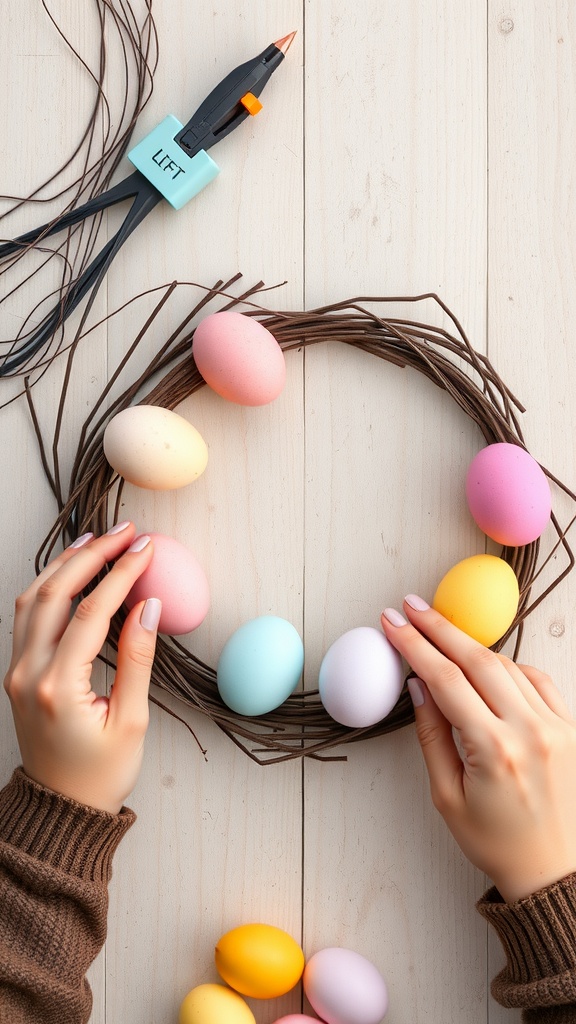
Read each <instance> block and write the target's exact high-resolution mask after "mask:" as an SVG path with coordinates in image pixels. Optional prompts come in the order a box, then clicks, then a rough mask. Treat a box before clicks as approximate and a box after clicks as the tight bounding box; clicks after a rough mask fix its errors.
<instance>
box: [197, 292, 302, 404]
mask: <svg viewBox="0 0 576 1024" xmlns="http://www.w3.org/2000/svg"><path fill="white" fill-rule="evenodd" d="M192 355H193V356H194V360H195V362H196V366H197V367H198V369H199V370H200V373H201V374H202V376H203V377H204V380H205V381H206V383H207V384H209V385H210V387H211V388H212V389H213V390H214V391H216V392H217V393H218V394H219V395H221V396H222V398H226V399H228V401H229V402H236V403H237V404H238V405H266V404H267V403H268V402H272V401H273V400H274V399H275V398H277V397H278V395H279V394H280V392H281V391H282V388H283V387H284V384H285V382H286V361H285V359H284V353H283V352H282V349H281V348H280V346H279V344H278V342H277V341H276V338H275V337H274V335H273V334H271V333H270V331H269V330H268V329H267V328H266V327H264V325H263V324H261V323H259V321H258V320H255V319H254V317H251V316H246V315H245V314H244V313H236V312H234V311H233V310H224V311H223V312H221V313H212V314H211V315H210V316H207V317H205V319H204V320H201V321H200V323H199V324H198V326H197V328H196V330H195V331H194V339H193V342H192Z"/></svg>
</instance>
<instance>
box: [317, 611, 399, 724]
mask: <svg viewBox="0 0 576 1024" xmlns="http://www.w3.org/2000/svg"><path fill="white" fill-rule="evenodd" d="M402 685H403V678H402V659H401V658H400V655H399V654H398V651H397V650H395V648H394V647H393V646H392V644H391V643H390V642H389V641H388V640H387V639H386V637H385V636H384V634H383V633H381V632H380V631H379V630H378V629H374V628H373V627H372V626H357V627H356V628H355V629H350V630H348V632H347V633H343V634H342V636H340V637H338V639H337V640H335V641H334V643H333V644H332V646H331V647H330V648H329V649H328V651H327V652H326V654H325V655H324V658H323V660H322V664H321V666H320V674H319V678H318V689H319V691H320V700H321V701H322V704H323V705H324V707H325V708H326V711H327V712H328V714H329V715H330V716H331V717H332V718H333V719H334V720H335V721H336V722H339V723H340V724H341V725H347V726H349V727H350V728H351V729H362V728H365V727H367V726H370V725H375V724H376V722H380V721H382V719H383V718H386V715H387V714H388V713H389V712H390V711H391V710H392V708H393V707H394V705H395V704H396V702H397V700H398V698H399V696H400V691H401V690H402Z"/></svg>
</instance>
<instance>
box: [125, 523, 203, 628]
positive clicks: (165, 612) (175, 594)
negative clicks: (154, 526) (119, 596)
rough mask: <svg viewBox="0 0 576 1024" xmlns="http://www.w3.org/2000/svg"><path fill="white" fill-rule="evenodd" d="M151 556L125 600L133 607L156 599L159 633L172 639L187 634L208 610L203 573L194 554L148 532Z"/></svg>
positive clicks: (169, 538) (162, 536)
mask: <svg viewBox="0 0 576 1024" xmlns="http://www.w3.org/2000/svg"><path fill="white" fill-rule="evenodd" d="M149 536H150V537H151V539H152V543H153V544H154V554H153V556H152V561H151V562H150V565H149V566H148V568H147V569H146V570H145V572H143V573H142V575H141V576H140V577H139V578H138V579H137V580H136V583H135V584H134V586H133V587H132V590H131V591H130V593H129V594H128V597H127V598H126V604H127V605H128V607H129V608H133V607H134V605H135V604H138V602H139V601H145V600H146V599H147V598H149V597H158V598H159V599H160V600H161V602H162V614H161V616H160V624H159V627H158V628H159V630H160V632H161V633H168V634H170V635H171V636H178V635H180V634H182V633H189V632H190V630H192V629H196V627H197V626H199V625H200V623H201V622H202V621H203V619H205V617H206V614H207V612H208V609H209V607H210V592H209V589H208V580H207V579H206V574H205V572H204V570H203V568H202V566H201V565H200V562H199V561H198V559H197V558H196V555H194V554H193V553H192V551H190V549H189V548H187V547H185V546H184V544H181V543H180V542H179V541H177V540H174V538H173V537H167V536H166V535H165V534H163V533H150V534H149Z"/></svg>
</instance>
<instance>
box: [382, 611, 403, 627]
mask: <svg viewBox="0 0 576 1024" xmlns="http://www.w3.org/2000/svg"><path fill="white" fill-rule="evenodd" d="M382 614H383V616H384V618H386V619H388V622H390V623H391V625H392V626H407V625H408V623H407V622H406V619H405V618H404V616H403V615H401V614H400V612H397V611H396V609H395V608H385V609H384V611H383V612H382Z"/></svg>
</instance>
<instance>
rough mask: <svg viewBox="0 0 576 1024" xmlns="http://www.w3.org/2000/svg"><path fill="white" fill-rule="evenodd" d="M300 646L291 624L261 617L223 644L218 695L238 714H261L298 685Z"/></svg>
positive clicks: (278, 703)
mask: <svg viewBox="0 0 576 1024" xmlns="http://www.w3.org/2000/svg"><path fill="white" fill-rule="evenodd" d="M303 665H304V647H303V644H302V640H301V639H300V636H299V635H298V631H297V630H296V629H295V628H294V626H293V625H292V623H291V622H288V621H287V620H286V619H281V618H279V617H278V616H276V615H261V616H259V617H258V618H256V619H250V621H249V622H245V623H244V624H243V625H242V626H240V627H239V629H237V630H236V632H235V633H233V634H232V636H231V637H230V639H229V640H228V641H227V642H226V644H225V646H224V648H223V650H222V653H221V655H220V658H219V660H218V665H217V669H216V681H217V685H218V692H219V693H220V696H221V698H222V700H223V701H224V703H225V704H226V705H227V706H228V707H229V708H231V709H232V710H233V711H236V712H237V714H239V715H248V716H249V715H265V714H266V713H267V712H268V711H272V710H273V709H274V708H277V707H279V706H280V704H283V703H284V701H285V700H286V698H287V697H289V696H290V694H291V693H292V692H293V690H294V689H295V688H296V686H297V685H298V680H299V679H300V676H301V675H302V668H303Z"/></svg>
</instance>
